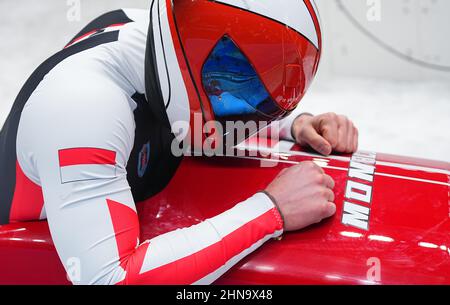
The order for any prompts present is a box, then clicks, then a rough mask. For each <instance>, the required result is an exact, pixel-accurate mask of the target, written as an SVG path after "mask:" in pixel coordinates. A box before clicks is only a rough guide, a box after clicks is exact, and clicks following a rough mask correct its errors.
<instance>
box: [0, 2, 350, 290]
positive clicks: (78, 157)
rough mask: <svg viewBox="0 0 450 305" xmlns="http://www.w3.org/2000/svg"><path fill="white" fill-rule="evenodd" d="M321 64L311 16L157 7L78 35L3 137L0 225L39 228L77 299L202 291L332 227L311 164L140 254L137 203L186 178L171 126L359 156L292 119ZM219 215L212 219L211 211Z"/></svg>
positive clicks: (262, 9)
mask: <svg viewBox="0 0 450 305" xmlns="http://www.w3.org/2000/svg"><path fill="white" fill-rule="evenodd" d="M320 50H321V35H320V27H319V20H318V16H317V13H316V9H315V7H314V3H313V1H312V0H305V1H293V0H292V1H291V0H289V1H288V0H286V1H282V2H280V1H276V0H266V1H241V0H221V1H219V0H218V1H207V0H175V1H169V0H154V1H152V4H151V8H150V11H146V10H135V9H130V10H117V11H113V12H110V13H107V14H105V15H103V16H101V17H99V18H97V19H96V20H94V21H93V22H91V23H90V24H89V25H88V26H87V27H86V28H84V29H83V30H82V31H81V32H80V33H79V34H78V35H76V37H75V38H74V39H73V40H72V41H70V43H69V44H68V45H67V46H66V47H65V48H64V49H63V50H62V51H60V52H58V53H57V54H55V55H54V56H52V57H51V58H50V59H48V60H47V61H46V62H44V63H43V64H42V65H41V66H40V67H39V68H38V69H37V70H36V71H35V72H34V73H33V74H32V76H31V77H30V79H29V80H28V81H27V82H26V84H25V85H24V87H23V89H22V90H21V91H20V93H19V95H18V97H17V99H16V101H15V104H14V106H13V108H12V111H11V113H10V115H9V117H8V119H7V121H6V123H5V125H4V127H3V129H2V131H1V134H0V173H1V175H2V177H1V179H0V194H1V196H0V224H2V223H13V222H23V221H37V220H43V219H46V220H47V221H48V224H49V228H50V232H51V236H52V239H53V241H54V244H55V246H56V249H57V252H58V254H59V257H60V259H61V262H62V263H63V265H64V266H65V267H66V269H68V262H69V261H71V259H73V258H77V259H78V260H79V262H80V268H81V272H80V278H77V279H74V278H73V279H72V281H73V283H74V284H210V283H212V282H214V281H215V280H216V279H218V278H219V277H220V276H221V275H222V274H224V273H225V272H226V271H227V270H228V269H230V268H231V267H232V266H233V265H234V264H236V263H237V262H238V261H239V260H241V259H242V258H243V257H245V256H246V255H248V254H249V253H251V252H252V251H254V250H255V249H257V248H258V247H260V246H262V245H263V244H264V243H265V242H266V241H268V240H269V239H271V238H276V237H279V236H280V235H281V234H283V233H284V232H288V231H294V230H299V229H302V228H305V227H307V226H309V225H311V224H313V223H318V222H320V221H321V220H322V219H324V218H327V217H330V216H332V215H333V214H334V213H335V210H336V207H335V205H334V203H333V201H334V194H333V191H332V189H333V187H334V182H333V180H332V179H331V177H329V176H327V175H326V174H325V173H324V172H323V170H322V169H321V168H320V167H318V166H316V165H315V164H314V163H309V162H306V163H302V164H300V165H298V166H294V167H292V168H290V169H288V170H285V171H283V172H282V173H280V175H279V176H278V177H277V178H276V179H275V180H274V181H273V182H272V183H271V184H270V185H269V186H268V187H267V189H265V190H263V191H262V192H260V193H257V194H255V195H254V196H252V197H251V198H249V199H248V200H246V201H244V202H241V203H236V206H235V207H234V208H232V209H230V210H228V211H226V212H224V213H223V214H220V215H217V216H216V217H213V218H211V219H207V220H205V221H203V222H201V223H200V224H198V225H195V226H192V227H190V228H180V229H179V230H176V231H174V232H169V233H167V234H163V235H161V236H158V237H156V238H153V239H151V240H148V241H141V240H140V239H139V237H140V235H139V220H138V215H137V213H136V208H135V202H139V201H142V200H145V199H147V198H150V197H152V196H154V195H155V194H157V193H158V192H160V191H161V190H162V189H163V188H164V187H165V186H166V185H167V183H168V182H169V181H170V179H171V178H172V176H173V175H174V173H175V172H176V170H177V167H178V165H179V164H180V162H182V158H181V157H176V156H175V155H174V154H173V153H172V150H171V146H172V144H173V143H174V141H176V143H181V142H182V141H186V140H187V137H189V136H188V135H187V134H186V133H185V132H183V131H181V132H180V130H178V129H176V128H174V126H175V125H176V124H177V122H185V123H187V124H188V125H189V124H191V125H192V124H194V122H193V121H194V120H193V118H194V117H195V115H200V116H201V117H202V119H203V120H204V121H205V122H209V121H218V122H229V121H233V122H238V121H244V122H249V121H251V122H272V121H276V120H281V119H284V120H283V121H282V124H281V125H282V126H283V128H282V130H281V135H282V136H283V137H284V138H289V139H291V140H294V139H295V140H296V141H297V142H298V143H300V144H301V145H304V146H311V147H312V148H314V149H315V150H317V151H318V152H320V153H322V154H325V155H327V154H330V153H331V152H332V151H333V150H334V151H337V152H348V153H351V152H354V151H356V149H357V146H358V135H357V130H356V128H355V127H354V126H353V123H352V122H351V121H350V120H349V119H347V118H345V117H343V116H338V115H335V114H325V115H319V116H313V115H310V114H300V115H299V112H298V110H295V111H294V109H296V107H297V105H298V103H299V102H300V100H301V98H302V97H303V95H304V94H305V92H306V90H307V88H308V87H309V85H310V83H311V81H312V80H313V78H314V75H315V74H316V71H317V67H318V63H319V59H320ZM211 204H214V203H211Z"/></svg>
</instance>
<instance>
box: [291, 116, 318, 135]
mask: <svg viewBox="0 0 450 305" xmlns="http://www.w3.org/2000/svg"><path fill="white" fill-rule="evenodd" d="M312 117H314V115H313V114H311V113H309V112H304V113H302V114H300V115H299V116H297V117H296V118H295V119H294V122H293V123H292V126H291V135H292V138H293V139H294V140H295V141H297V135H298V134H300V129H301V126H302V125H303V122H304V121H305V120H306V119H308V118H312Z"/></svg>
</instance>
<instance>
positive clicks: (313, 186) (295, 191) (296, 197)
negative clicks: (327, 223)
mask: <svg viewBox="0 0 450 305" xmlns="http://www.w3.org/2000/svg"><path fill="white" fill-rule="evenodd" d="M333 188H334V181H333V179H332V178H331V177H330V176H328V175H326V174H325V173H324V171H323V170H322V168H320V167H319V166H317V165H316V164H315V163H313V162H303V163H301V164H299V165H296V166H293V167H290V168H288V169H285V170H283V171H282V172H281V173H280V174H279V175H278V177H277V178H275V180H274V181H273V182H272V183H271V184H270V185H269V186H268V187H267V189H266V192H267V193H269V194H270V195H271V196H272V197H273V198H274V200H275V202H276V204H277V206H278V208H279V210H280V212H281V214H282V216H283V219H284V229H285V231H295V230H300V229H303V228H305V227H307V226H309V225H311V224H315V223H319V222H321V221H322V220H323V219H325V218H328V217H331V216H332V215H334V213H336V205H335V204H334V203H333V202H334V193H333Z"/></svg>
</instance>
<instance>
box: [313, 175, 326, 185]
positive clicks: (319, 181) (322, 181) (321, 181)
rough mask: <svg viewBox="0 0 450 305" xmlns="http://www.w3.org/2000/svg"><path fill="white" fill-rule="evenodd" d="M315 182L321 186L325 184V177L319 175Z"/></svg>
mask: <svg viewBox="0 0 450 305" xmlns="http://www.w3.org/2000/svg"><path fill="white" fill-rule="evenodd" d="M315 180H316V183H317V184H320V185H322V184H325V176H324V175H320V174H317V176H316V179H315Z"/></svg>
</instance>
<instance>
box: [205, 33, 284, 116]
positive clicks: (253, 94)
mask: <svg viewBox="0 0 450 305" xmlns="http://www.w3.org/2000/svg"><path fill="white" fill-rule="evenodd" d="M202 82H203V87H204V89H205V91H206V94H207V95H208V97H209V100H210V102H211V106H212V108H213V111H214V114H215V117H216V120H217V121H221V122H224V121H243V122H248V121H250V120H253V121H256V122H258V121H266V122H270V121H273V120H276V119H279V118H281V117H282V116H284V115H285V114H286V111H285V110H283V109H281V108H280V107H279V106H278V104H277V103H276V102H275V101H274V100H273V99H272V97H271V96H270V94H269V92H268V91H267V89H266V88H265V86H264V84H263V83H262V81H261V80H260V78H259V76H258V74H257V72H256V71H255V69H254V68H253V66H252V64H251V63H250V61H249V60H248V59H247V57H246V56H245V55H244V54H243V53H242V52H241V50H240V49H239V48H238V46H237V45H236V44H235V43H234V42H233V41H232V40H231V38H229V37H228V36H224V37H223V38H222V39H221V40H220V41H219V42H218V43H217V45H216V46H215V47H214V49H213V51H212V52H211V54H210V55H209V57H208V59H207V60H206V62H205V64H204V66H203V69H202Z"/></svg>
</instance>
